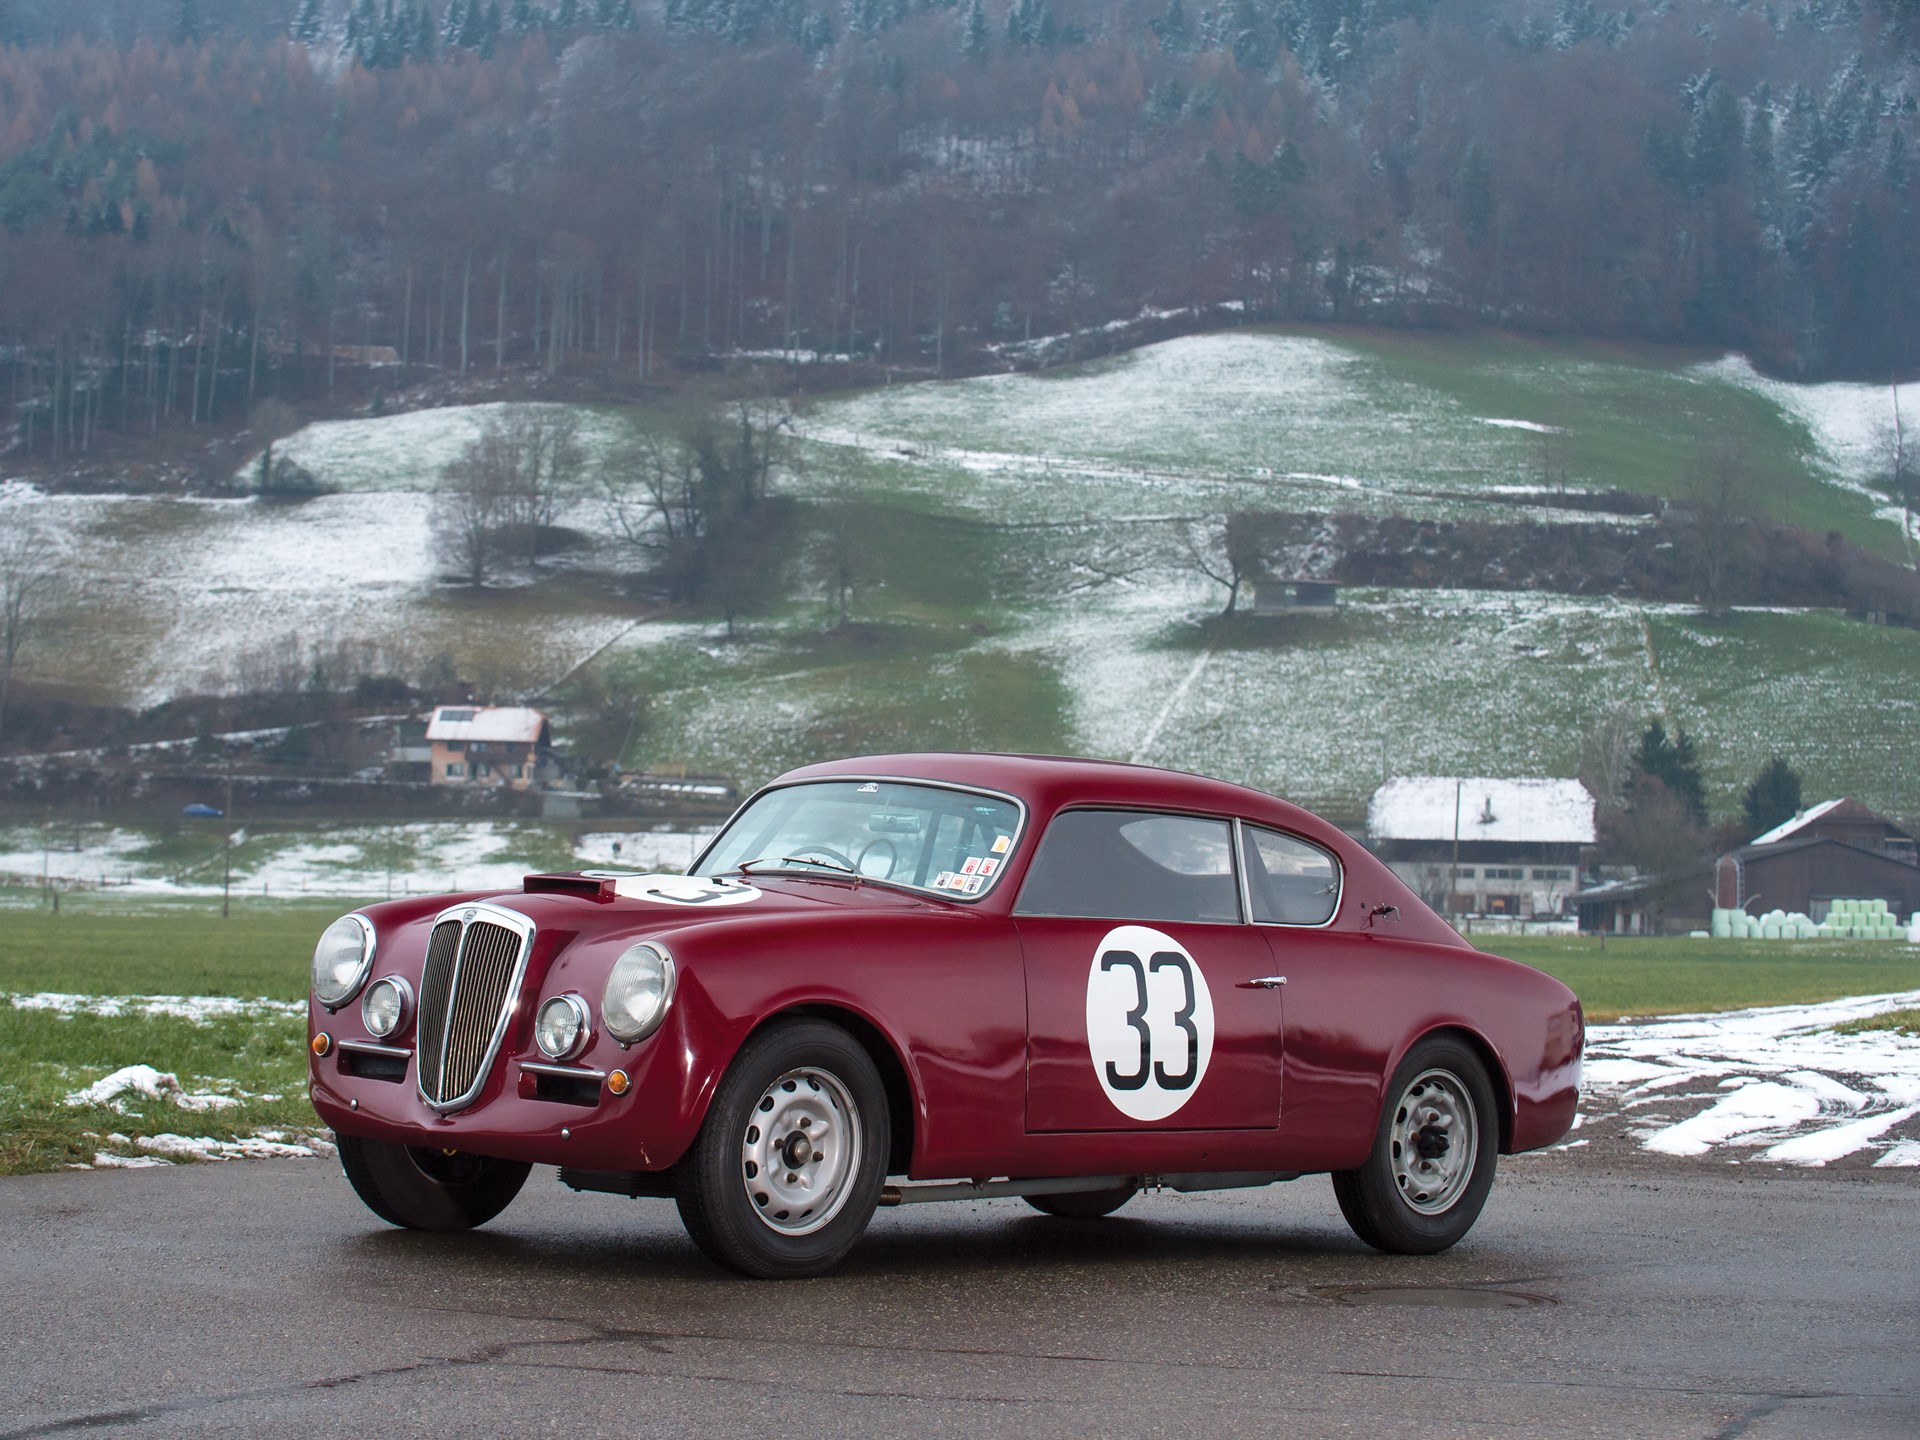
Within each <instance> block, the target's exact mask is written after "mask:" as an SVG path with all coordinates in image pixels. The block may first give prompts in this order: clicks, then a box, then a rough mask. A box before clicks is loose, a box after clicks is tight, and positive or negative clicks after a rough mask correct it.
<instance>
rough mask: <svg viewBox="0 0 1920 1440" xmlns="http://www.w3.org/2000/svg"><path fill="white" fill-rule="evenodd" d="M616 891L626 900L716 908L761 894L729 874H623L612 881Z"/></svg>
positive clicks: (748, 900) (746, 902) (748, 899)
mask: <svg viewBox="0 0 1920 1440" xmlns="http://www.w3.org/2000/svg"><path fill="white" fill-rule="evenodd" d="M613 893H614V894H616V895H618V896H619V897H620V898H621V899H623V900H645V901H648V902H650V903H652V904H654V905H680V906H685V907H688V908H692V907H696V906H706V907H708V908H710V909H716V910H717V909H721V908H723V907H725V906H728V905H745V904H748V903H749V902H751V901H754V900H758V899H759V898H760V892H759V891H758V890H756V889H754V888H753V886H751V885H748V884H745V883H744V882H742V881H739V880H735V879H733V878H732V877H731V876H727V875H713V876H700V875H622V876H621V877H620V878H619V879H617V880H615V881H614V882H613Z"/></svg>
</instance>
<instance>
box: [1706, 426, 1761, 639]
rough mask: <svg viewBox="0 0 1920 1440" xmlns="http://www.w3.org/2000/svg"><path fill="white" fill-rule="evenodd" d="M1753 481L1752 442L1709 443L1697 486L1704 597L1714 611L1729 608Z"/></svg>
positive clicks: (1710, 611) (1723, 611)
mask: <svg viewBox="0 0 1920 1440" xmlns="http://www.w3.org/2000/svg"><path fill="white" fill-rule="evenodd" d="M1752 483H1753V474H1752V466H1751V464H1750V463H1749V460H1748V456H1747V447H1746V445H1745V444H1744V443H1742V442H1741V441H1738V440H1733V441H1726V442H1723V443H1720V444H1716V445H1713V446H1710V447H1708V448H1707V449H1706V450H1705V451H1704V452H1702V453H1701V454H1700V455H1699V456H1698V457H1697V458H1696V460H1695V464H1694V474H1693V483H1692V485H1691V487H1690V488H1691V490H1692V497H1691V498H1692V502H1693V511H1694V532H1695V547H1696V554H1697V557H1698V564H1699V567H1700V591H1701V594H1700V599H1701V603H1702V604H1703V605H1705V607H1706V610H1707V613H1708V614H1709V615H1724V614H1726V613H1727V609H1728V599H1727V593H1728V585H1727V582H1728V579H1729V577H1730V575H1731V573H1732V568H1733V562H1734V559H1735V551H1734V546H1735V543H1736V540H1737V538H1738V535H1739V531H1740V527H1741V526H1742V525H1743V524H1744V523H1745V521H1746V516H1747V506H1748V491H1749V490H1750V489H1751V487H1752Z"/></svg>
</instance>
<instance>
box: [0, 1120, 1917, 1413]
mask: <svg viewBox="0 0 1920 1440" xmlns="http://www.w3.org/2000/svg"><path fill="white" fill-rule="evenodd" d="M551 1177H552V1172H551V1171H541V1170H537V1171H535V1173H534V1177H533V1179H532V1180H531V1181H530V1182H529V1185H528V1189H527V1191H526V1192H524V1193H523V1194H522V1196H521V1198H520V1199H519V1200H518V1201H517V1202H516V1203H515V1204H514V1206H513V1207H512V1208H511V1209H509V1210H508V1211H507V1213H506V1214H505V1215H503V1216H501V1217H500V1218H499V1219H498V1220H496V1221H494V1222H493V1223H492V1224H491V1225H489V1226H488V1227H486V1228H485V1229H483V1230H480V1231H476V1232H473V1233H471V1234H467V1235H460V1236H452V1237H437V1236H422V1235H414V1234H408V1233H403V1232H399V1231H395V1230H391V1229H388V1228H387V1227H385V1226H383V1225H381V1224H380V1223H379V1222H377V1221H376V1220H375V1219H374V1218H373V1217H372V1216H371V1215H370V1214H368V1213H367V1212H366V1211H365V1210H363V1209H362V1208H361V1206H360V1205H359V1202H358V1201H357V1200H355V1198H354V1197H353V1195H352V1193H351V1192H350V1191H349V1190H348V1188H347V1185H346V1182H345V1181H344V1179H343V1178H342V1177H341V1175H340V1173H339V1171H338V1169H337V1168H336V1167H335V1166H334V1165H333V1164H332V1162H329V1161H256V1162H245V1163H236V1164H228V1165H196V1166H182V1167H177V1168H170V1169H156V1170H134V1171H91V1172H86V1173H78V1172H75V1173H69V1174H62V1175H45V1176H30V1177H22V1178H17V1179H7V1180H0V1306H3V1307H4V1311H3V1312H0V1313H4V1315H5V1317H6V1321H7V1323H6V1327H5V1338H4V1341H0V1357H3V1358H0V1440H7V1437H24V1436H39V1435H64V1434H68V1433H76V1432H83V1433H86V1434H89V1435H100V1434H105V1435H115V1434H122V1433H129V1434H131V1433H138V1434H140V1435H149V1434H151V1435H166V1434H175V1433H182V1432H185V1433H191V1434H194V1435H247V1436H253V1435H290V1434H295V1433H298V1434H300V1435H303V1436H314V1435H346V1434H352V1435H362V1436H372V1435H377V1436H381V1437H391V1436H410V1435H429V1434H433V1435H515V1436H517V1435H525V1434H546V1433H567V1434H571V1435H576V1436H590V1435H651V1434H674V1435H689V1436H696V1437H715V1436H735V1435H741V1436H746V1435H752V1436H756V1437H776V1436H777V1437H781V1440H790V1437H805V1436H814V1435H820V1436H843V1435H905V1434H913V1435H944V1434H960V1433H964V1434H968V1435H980V1434H1060V1435H1103V1436H1106V1435H1116V1436H1132V1435H1179V1436H1182V1437H1199V1436H1210V1435H1216V1434H1219V1435H1238V1434H1253V1433H1261V1434H1268V1435H1273V1434H1278V1435H1299V1436H1323V1435H1325V1436H1337V1435H1359V1436H1368V1437H1385V1436H1401V1435H1406V1436H1418V1437H1421V1440H1437V1437H1444V1436H1456V1435H1457V1436H1492V1435H1505V1434H1510V1435H1553V1436H1560V1435H1605V1436H1609V1437H1625V1436H1642V1435H1644V1436H1657V1437H1663V1440H1664V1437H1677V1436H1700V1437H1732V1436H1746V1437H1774V1436H1796V1437H1798V1436H1828V1435H1833V1436H1902V1437H1912V1436H1915V1435H1920V1203H1917V1202H1920V1172H1914V1171H1885V1170H1880V1171H1874V1170H1864V1171H1860V1170H1856V1171H1850V1172H1846V1173H1823V1172H1817V1171H1816V1172H1788V1171H1778V1170H1764V1171H1763V1170H1760V1169H1756V1168H1753V1167H1750V1166H1741V1167H1733V1166H1729V1165H1726V1164H1724V1163H1696V1164H1690V1165H1678V1164H1662V1163H1657V1162H1653V1161H1646V1160H1642V1159H1638V1158H1636V1159H1635V1160H1633V1161H1632V1162H1631V1163H1615V1162H1613V1161H1608V1162H1605V1163H1599V1162H1596V1161H1594V1160H1593V1159H1591V1158H1584V1159H1583V1158H1582V1157H1581V1152H1561V1153H1551V1154H1545V1155H1539V1156H1529V1157H1523V1158H1521V1159H1518V1160H1513V1161H1507V1162H1503V1167H1502V1173H1501V1178H1500V1180H1499V1182H1498V1183H1497V1184H1496V1185H1495V1187H1494V1193H1493V1198H1492V1201H1491V1202H1490V1204H1489V1207H1488V1209H1487V1212H1486V1214H1485V1215H1484V1216H1483V1218H1482V1219H1481V1222H1480V1224H1479V1226H1478V1227H1477V1228H1476V1229H1475V1231H1474V1232H1473V1234H1472V1235H1471V1236H1469V1237H1468V1239H1467V1241H1466V1242H1465V1243H1463V1244H1462V1245H1461V1246H1459V1247H1458V1248H1457V1249H1455V1250H1454V1251H1453V1252H1451V1253H1450V1254H1447V1255H1444V1256H1439V1257H1435V1258H1431V1259H1423V1260H1410V1259H1390V1258H1386V1257H1382V1256H1377V1255H1374V1254H1372V1253H1371V1252H1369V1251H1366V1250H1364V1249H1362V1248H1361V1247H1360V1246H1359V1245H1358V1243H1357V1242H1355V1241H1354V1240H1353V1239H1352V1238H1351V1237H1350V1236H1349V1234H1348V1232H1347V1230H1346V1228H1345V1226H1344V1224H1343V1223H1342V1222H1341V1221H1340V1219H1339V1216H1338V1212H1337V1211H1336V1210H1335V1208H1334V1205H1333V1197H1332V1192H1331V1190H1330V1189H1329V1187H1328V1185H1327V1183H1326V1181H1325V1180H1324V1179H1308V1180H1302V1181H1298V1182H1295V1183H1294V1184H1292V1185H1283V1186H1277V1187H1275V1188H1273V1189H1270V1190H1266V1191H1253V1192H1235V1193H1231V1194H1221V1195H1211V1196H1193V1197H1178V1196H1165V1197H1161V1196H1153V1197H1145V1198H1142V1199H1137V1200H1135V1201H1134V1203H1133V1204H1132V1205H1130V1206H1129V1207H1128V1208H1127V1209H1126V1210H1124V1211H1122V1212H1121V1214H1120V1215H1119V1216H1117V1217H1115V1218H1114V1219H1112V1220H1109V1221H1101V1222H1087V1223H1082V1222H1073V1221H1063V1220H1054V1219H1048V1218H1045V1217H1042V1216H1039V1215H1036V1214H1034V1213H1032V1212H1031V1211H1029V1210H1028V1209H1027V1208H1026V1207H1025V1205H1023V1204H1022V1203H1020V1202H1018V1201H995V1202H979V1203H968V1204H956V1205H928V1206H921V1207H914V1208H912V1209H908V1210H900V1211H890V1212H887V1211H883V1212H882V1213H881V1215H880V1216H879V1217H878V1218H877V1220H876V1222H875V1225H874V1228H873V1230H872V1231H870V1232H869V1235H868V1237H867V1240H866V1241H865V1242H864V1243H863V1245H862V1246H861V1247H860V1248H859V1249H858V1250H857V1251H856V1252H855V1254H854V1256H853V1258H852V1260H851V1261H850V1263H849V1264H848V1265H847V1266H846V1267H845V1268H844V1269H843V1270H842V1271H841V1272H840V1273H838V1274H836V1275H835V1276H832V1277H830V1278H828V1279H825V1280H820V1281H813V1282H808V1283H796V1284H764V1283H754V1282H750V1281H744V1280H736V1279H733V1278H730V1277H728V1276H725V1275H723V1274H721V1273H720V1272H718V1271H716V1270H715V1269H713V1268H712V1267H711V1266H710V1265H708V1264H707V1263H706V1262H705V1261H704V1260H703V1259H702V1258H701V1257H700V1256H699V1255H698V1253H697V1252H695V1251H694V1249H693V1247H692V1246H691V1244H689V1243H688V1242H687V1240H686V1239H685V1237H684V1236H683V1234H682V1233H681V1231H680V1229H679V1226H678V1222H677V1219H676V1217H675V1214H674V1211H673V1207H672V1205H671V1204H670V1203H668V1202H664V1201H629V1200H624V1199H619V1198H616V1197H612V1196H600V1195H593V1196H587V1195H575V1194H573V1193H572V1192H570V1191H566V1190H563V1189H562V1188H561V1187H560V1186H559V1185H557V1184H556V1183H555V1182H554V1181H553V1179H552V1178H551Z"/></svg>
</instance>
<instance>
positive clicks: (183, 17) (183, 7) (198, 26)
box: [173, 0, 206, 45]
mask: <svg viewBox="0 0 1920 1440" xmlns="http://www.w3.org/2000/svg"><path fill="white" fill-rule="evenodd" d="M205 37H206V27H205V26H204V25H203V24H202V23H201V20H200V0H180V9H179V13H178V14H177V15H175V17H174V21H173V38H174V40H175V41H176V42H177V43H179V44H181V45H198V44H199V43H200V42H201V40H203V39H204V38H205Z"/></svg>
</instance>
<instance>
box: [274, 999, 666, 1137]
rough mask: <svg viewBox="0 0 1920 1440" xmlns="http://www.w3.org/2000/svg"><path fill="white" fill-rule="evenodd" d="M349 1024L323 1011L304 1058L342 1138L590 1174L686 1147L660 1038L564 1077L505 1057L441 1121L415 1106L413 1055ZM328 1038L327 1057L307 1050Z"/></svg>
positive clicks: (589, 1060) (593, 1059)
mask: <svg viewBox="0 0 1920 1440" xmlns="http://www.w3.org/2000/svg"><path fill="white" fill-rule="evenodd" d="M344 1020H346V1015H345V1014H344V1012H343V1013H341V1014H336V1015H328V1014H326V1013H325V1012H324V1011H316V1013H315V1014H314V1016H313V1023H312V1026H311V1030H310V1035H309V1048H308V1077H307V1078H308V1093H309V1095H310V1096H311V1097H312V1101H313V1108H314V1110H315V1112H316V1113H317V1114H318V1115H319V1117H320V1119H321V1120H322V1121H323V1122H325V1123H326V1124H327V1125H328V1126H330V1127H331V1128H332V1129H333V1130H334V1131H335V1132H336V1133H338V1134H342V1135H357V1136H363V1137H365V1138H368V1139H373V1140H390V1141H393V1142H395V1143H396V1144H401V1145H424V1146H431V1147H433V1148H435V1149H449V1150H462V1151H466V1152H468V1153H470V1154H475V1155H495V1156H499V1157H501V1158H502V1159H508V1160H525V1161H529V1162H532V1163H534V1164H541V1165H566V1166H571V1167H574V1168H576V1169H583V1170H653V1169H661V1168H664V1167H665V1166H667V1165H670V1164H672V1163H673V1162H674V1161H675V1160H677V1159H679V1158H680V1155H681V1154H682V1153H684V1151H685V1150H686V1147H687V1145H688V1144H689V1143H691V1140H692V1134H691V1132H690V1129H689V1126H688V1125H687V1124H686V1123H685V1120H684V1118H683V1117H684V1114H685V1110H684V1104H683V1100H684V1095H683V1091H684V1086H683V1084H682V1083H681V1082H682V1078H683V1077H682V1076H680V1075H679V1074H677V1073H676V1071H677V1069H678V1067H676V1066H675V1065H674V1063H673V1060H674V1055H673V1053H672V1049H671V1047H669V1046H667V1045H662V1044H658V1043H656V1042H659V1041H661V1040H662V1039H663V1038H664V1037H663V1035H661V1034H655V1035H654V1036H652V1037H650V1038H649V1039H648V1040H647V1041H645V1042H642V1044H640V1045H637V1046H634V1047H633V1048H632V1049H630V1050H625V1051H622V1050H621V1049H620V1048H619V1047H618V1046H617V1045H605V1046H596V1047H594V1048H592V1049H590V1050H589V1051H588V1052H587V1054H586V1055H584V1056H582V1057H581V1058H580V1059H579V1060H577V1061H574V1062H572V1063H570V1064H565V1065H556V1064H554V1063H553V1062H552V1061H549V1060H548V1059H547V1058H546V1057H545V1056H544V1055H541V1054H539V1053H538V1052H537V1051H536V1052H534V1053H533V1054H530V1055H528V1054H506V1053H503V1054H501V1055H499V1056H497V1057H496V1058H495V1060H494V1063H493V1067H492V1070H491V1071H490V1072H489V1073H488V1075H487V1077H486V1080H485V1082H484V1083H483V1084H482V1086H481V1088H480V1091H479V1094H478V1095H477V1096H476V1097H475V1098H474V1100H473V1102H472V1103H471V1104H469V1105H467V1106H465V1107H464V1108H462V1109H459V1110H456V1111H453V1112H451V1113H445V1114H443V1113H441V1112H440V1111H438V1110H436V1109H434V1108H433V1107H432V1106H430V1105H429V1104H427V1102H426V1100H425V1099H424V1098H423V1097H422V1096H421V1094H420V1085H419V1074H418V1071H417V1068H416V1065H417V1061H416V1057H415V1056H414V1054H413V1051H412V1049H411V1048H410V1046H409V1045H407V1044H404V1043H403V1044H398V1045H387V1044H381V1043H378V1042H374V1041H372V1040H371V1039H369V1038H368V1037H366V1036H363V1035H358V1034H354V1033H351V1032H352V1031H353V1030H355V1029H357V1027H356V1026H353V1025H352V1024H351V1023H350V1022H349V1023H347V1024H345V1025H342V1024H341V1023H340V1022H342V1021H344ZM343 1029H344V1030H347V1031H348V1032H349V1033H347V1034H344V1035H342V1034H341V1033H339V1032H340V1031H341V1030H343ZM322 1034H324V1035H326V1037H327V1039H326V1044H325V1047H324V1049H325V1053H324V1054H322V1053H316V1052H315V1048H314V1046H313V1044H312V1040H313V1037H314V1036H318V1035H322ZM601 1050H606V1051H608V1052H609V1053H607V1054H604V1055H603V1054H601V1053H599V1052H600V1051H601ZM616 1074H618V1075H622V1076H625V1077H626V1086H625V1090H624V1093H615V1092H616V1091H617V1090H619V1089H620V1082H619V1081H618V1080H617V1079H615V1076H616Z"/></svg>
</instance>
